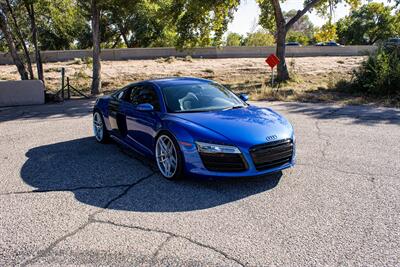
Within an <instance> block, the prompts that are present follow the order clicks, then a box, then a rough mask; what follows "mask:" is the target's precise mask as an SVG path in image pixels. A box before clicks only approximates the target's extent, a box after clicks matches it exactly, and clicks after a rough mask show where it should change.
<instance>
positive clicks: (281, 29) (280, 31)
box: [271, 0, 289, 81]
mask: <svg viewBox="0 0 400 267" xmlns="http://www.w3.org/2000/svg"><path fill="white" fill-rule="evenodd" d="M271 1H272V5H273V7H274V15H275V23H276V31H277V32H276V56H277V57H278V58H279V60H280V62H279V64H278V75H277V77H276V80H277V81H286V80H288V79H289V72H288V69H287V66H286V60H285V56H286V33H287V30H286V21H285V17H284V16H283V13H282V9H281V6H280V3H279V0H271Z"/></svg>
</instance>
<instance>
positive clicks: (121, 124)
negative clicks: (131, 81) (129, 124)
mask: <svg viewBox="0 0 400 267" xmlns="http://www.w3.org/2000/svg"><path fill="white" fill-rule="evenodd" d="M129 94H130V88H124V89H122V90H121V91H119V92H117V93H116V94H114V95H112V96H111V99H110V102H109V104H108V114H109V121H110V126H111V134H112V135H114V136H117V137H119V138H121V139H123V138H125V136H126V133H127V129H126V119H125V114H124V113H123V112H122V110H121V107H122V106H123V104H124V102H126V98H127V96H129Z"/></svg>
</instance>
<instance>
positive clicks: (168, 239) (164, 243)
mask: <svg viewBox="0 0 400 267" xmlns="http://www.w3.org/2000/svg"><path fill="white" fill-rule="evenodd" d="M172 238H174V236H172V235H169V236H168V237H167V238H166V239H165V240H164V242H162V243H161V244H160V245H159V246H158V248H157V250H156V252H154V254H153V256H152V257H151V262H152V263H153V262H154V261H155V260H156V258H157V257H158V255H159V254H160V252H161V250H162V249H163V248H164V247H165V246H166V245H167V244H168V242H169V241H170V240H171V239H172Z"/></svg>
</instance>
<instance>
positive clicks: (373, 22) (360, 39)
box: [337, 2, 399, 45]
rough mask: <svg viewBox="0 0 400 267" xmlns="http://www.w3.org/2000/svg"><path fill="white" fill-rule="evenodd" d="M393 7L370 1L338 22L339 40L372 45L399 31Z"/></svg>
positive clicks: (345, 42)
mask: <svg viewBox="0 0 400 267" xmlns="http://www.w3.org/2000/svg"><path fill="white" fill-rule="evenodd" d="M398 26H399V25H397V26H396V17H395V16H393V15H392V7H389V6H385V5H384V4H383V3H374V2H372V3H369V4H366V5H363V6H362V7H361V8H360V9H359V10H354V11H353V12H351V14H350V15H349V16H347V17H345V18H342V19H340V20H339V21H338V22H337V33H338V37H339V41H340V42H341V43H344V44H353V45H372V44H374V43H376V42H377V41H383V40H386V39H387V38H389V37H392V36H394V35H396V31H397V32H398Z"/></svg>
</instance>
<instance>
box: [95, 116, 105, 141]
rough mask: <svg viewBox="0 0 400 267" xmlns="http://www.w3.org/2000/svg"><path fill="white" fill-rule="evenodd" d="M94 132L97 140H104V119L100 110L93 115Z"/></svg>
mask: <svg viewBox="0 0 400 267" xmlns="http://www.w3.org/2000/svg"><path fill="white" fill-rule="evenodd" d="M93 133H94V136H95V137H96V140H97V141H99V142H101V141H103V137H104V130H103V120H102V119H101V115H100V113H99V112H95V113H94V115H93Z"/></svg>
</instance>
